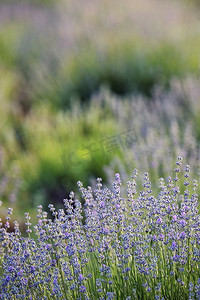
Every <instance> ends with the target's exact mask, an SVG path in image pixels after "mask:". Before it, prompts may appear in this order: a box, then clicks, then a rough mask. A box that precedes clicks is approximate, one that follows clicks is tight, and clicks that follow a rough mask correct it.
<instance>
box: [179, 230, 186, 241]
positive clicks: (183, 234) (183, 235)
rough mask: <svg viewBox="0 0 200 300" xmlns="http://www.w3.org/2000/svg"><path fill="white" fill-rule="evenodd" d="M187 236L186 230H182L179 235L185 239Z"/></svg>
mask: <svg viewBox="0 0 200 300" xmlns="http://www.w3.org/2000/svg"><path fill="white" fill-rule="evenodd" d="M185 236H186V234H185V232H184V231H182V232H181V233H180V235H179V237H180V239H183V240H184V239H185Z"/></svg>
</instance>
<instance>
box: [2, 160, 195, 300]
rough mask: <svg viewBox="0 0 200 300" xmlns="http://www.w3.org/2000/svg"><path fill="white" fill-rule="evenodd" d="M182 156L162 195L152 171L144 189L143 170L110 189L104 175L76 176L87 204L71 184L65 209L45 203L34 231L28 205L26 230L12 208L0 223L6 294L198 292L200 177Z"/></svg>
mask: <svg viewBox="0 0 200 300" xmlns="http://www.w3.org/2000/svg"><path fill="white" fill-rule="evenodd" d="M181 163H182V159H181V158H180V157H179V158H178V161H177V163H176V167H175V169H174V173H173V175H172V177H168V178H167V180H164V179H163V178H160V181H159V189H160V191H159V193H158V194H157V195H156V194H155V193H154V192H153V191H152V188H151V182H150V180H149V176H148V173H145V174H144V178H143V189H142V190H140V191H138V188H137V173H138V172H137V170H134V172H133V175H132V176H131V180H129V181H128V182H127V183H126V195H125V194H123V192H122V182H121V178H120V175H119V174H118V173H117V174H116V175H115V181H114V183H113V187H112V189H108V188H107V187H104V186H103V185H102V182H101V181H102V180H101V179H100V178H98V179H97V184H96V188H95V189H94V190H92V188H91V187H87V188H84V187H83V185H82V183H81V182H78V187H79V190H80V192H81V195H82V198H83V199H84V206H83V207H82V204H81V202H80V201H79V200H78V199H76V198H75V197H74V193H73V192H71V193H70V196H69V199H65V200H64V208H63V209H59V210H58V211H56V210H55V207H54V206H53V205H52V204H50V205H49V209H50V212H51V213H52V216H53V218H51V219H48V214H47V213H46V212H45V211H43V209H42V206H39V207H38V214H37V217H38V223H37V225H36V226H34V227H33V228H34V233H35V235H36V238H33V236H32V229H31V228H32V226H31V222H30V216H29V213H26V215H25V218H26V226H27V236H26V237H24V236H22V235H21V233H20V230H19V224H18V223H17V222H15V232H13V233H9V232H8V231H7V228H8V227H9V222H10V219H11V214H12V209H11V208H9V209H8V212H7V222H6V224H5V225H4V226H3V225H2V224H1V231H0V232H1V239H0V250H1V251H0V264H1V265H0V299H101V300H103V299H126V300H129V299H200V269H199V261H200V247H199V245H200V230H199V228H200V226H199V225H200V215H199V208H198V198H197V188H198V183H197V180H194V181H193V182H191V180H190V176H189V175H190V167H189V165H186V166H185V169H184V171H181ZM181 172H182V173H181ZM180 173H181V174H182V175H179V174H180ZM181 176H182V177H183V178H184V186H185V189H184V191H183V193H181V192H180V189H179V186H178V180H179V177H181ZM83 216H84V217H83Z"/></svg>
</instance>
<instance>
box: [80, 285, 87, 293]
mask: <svg viewBox="0 0 200 300" xmlns="http://www.w3.org/2000/svg"><path fill="white" fill-rule="evenodd" d="M80 292H81V293H85V292H86V287H85V286H84V285H81V286H80Z"/></svg>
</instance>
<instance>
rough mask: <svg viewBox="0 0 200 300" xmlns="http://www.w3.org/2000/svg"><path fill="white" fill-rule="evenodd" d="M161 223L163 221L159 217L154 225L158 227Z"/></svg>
mask: <svg viewBox="0 0 200 300" xmlns="http://www.w3.org/2000/svg"><path fill="white" fill-rule="evenodd" d="M162 222H163V220H162V218H161V217H160V218H158V219H157V221H156V223H157V224H158V225H161V224H162Z"/></svg>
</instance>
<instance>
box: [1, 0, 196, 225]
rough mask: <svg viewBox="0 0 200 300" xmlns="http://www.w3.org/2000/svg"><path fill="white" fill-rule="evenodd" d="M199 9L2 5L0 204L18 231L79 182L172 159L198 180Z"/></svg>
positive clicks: (155, 170) (34, 2)
mask: <svg viewBox="0 0 200 300" xmlns="http://www.w3.org/2000/svg"><path fill="white" fill-rule="evenodd" d="M199 16H200V7H199V1H198V0H196V1H195V0H191V1H189V0H188V1H187V0H171V1H163V0H134V1H133V0H126V1H121V0H110V1H107V0H101V1H99V0H73V1H72V0H57V1H55V0H26V1H25V0H18V1H13V0H1V1H0V170H1V172H0V200H2V201H3V208H2V209H1V213H0V215H1V216H2V217H3V216H4V214H5V209H6V207H8V206H12V207H13V208H14V214H15V217H16V218H18V220H23V218H24V217H23V214H24V212H25V211H31V212H32V211H35V209H36V208H37V206H38V205H39V204H42V205H43V206H44V208H45V209H47V207H48V204H49V203H53V204H54V205H56V206H57V207H59V206H61V205H62V200H63V198H67V197H68V194H69V192H70V191H71V190H73V191H75V192H76V191H77V185H76V183H77V181H78V180H81V181H82V182H83V184H84V185H86V186H87V185H92V186H93V185H94V183H95V178H96V177H102V178H103V180H104V183H106V184H107V185H110V184H111V183H112V180H113V179H114V177H113V176H114V173H115V172H120V173H121V175H122V178H123V179H124V180H125V179H127V178H129V176H130V175H131V173H132V172H133V169H134V168H139V170H140V173H141V174H142V172H143V171H148V172H149V173H150V178H151V180H152V184H153V185H154V184H155V183H157V182H158V178H160V177H165V178H166V177H167V176H168V175H169V174H170V172H171V171H173V168H174V164H175V161H176V157H177V156H178V155H182V156H183V157H184V162H185V163H190V165H191V167H192V169H193V174H197V175H198V174H199V140H200V118H199V114H200V91H199V89H200V85H199V83H200V82H199V68H200V17H199Z"/></svg>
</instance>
